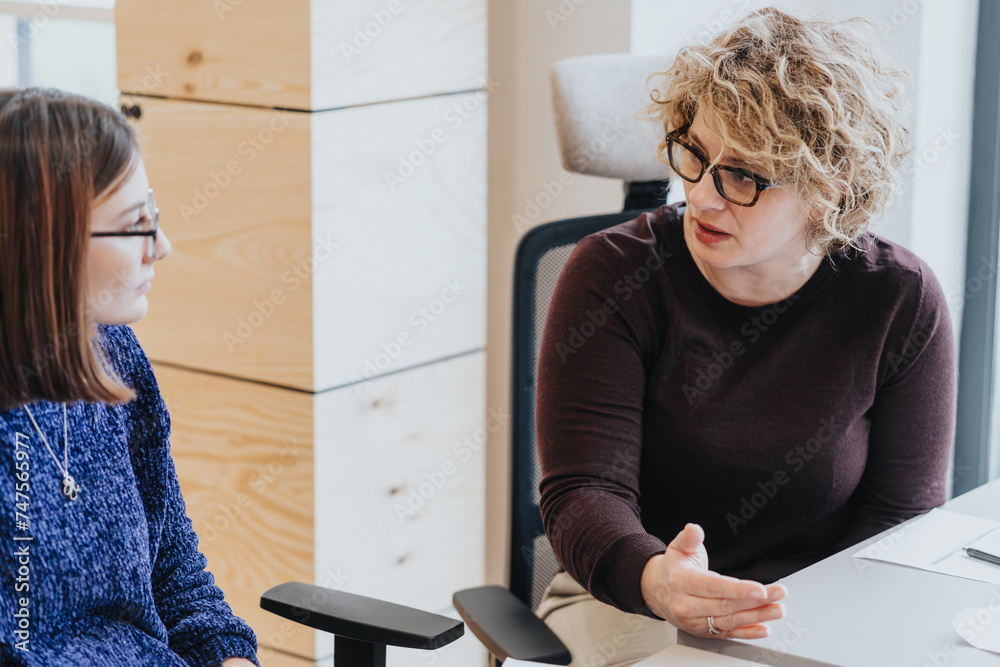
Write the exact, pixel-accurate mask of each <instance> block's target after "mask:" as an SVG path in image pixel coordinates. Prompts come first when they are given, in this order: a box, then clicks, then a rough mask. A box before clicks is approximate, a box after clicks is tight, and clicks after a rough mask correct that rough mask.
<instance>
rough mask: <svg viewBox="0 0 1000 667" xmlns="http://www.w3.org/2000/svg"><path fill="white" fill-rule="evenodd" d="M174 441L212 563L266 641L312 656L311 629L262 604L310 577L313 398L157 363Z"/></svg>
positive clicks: (236, 606) (192, 513)
mask: <svg viewBox="0 0 1000 667" xmlns="http://www.w3.org/2000/svg"><path fill="white" fill-rule="evenodd" d="M153 369H154V373H155V374H156V378H157V380H158V382H159V385H160V390H161V393H162V394H163V398H164V402H165V403H166V405H167V409H168V410H169V411H170V419H171V438H170V441H171V447H172V451H173V457H174V461H175V465H176V468H177V476H178V478H179V480H180V484H181V490H182V492H183V494H184V499H185V502H186V504H187V511H188V516H189V517H190V518H191V521H192V523H193V525H194V528H195V531H196V532H197V533H198V536H199V540H200V545H199V548H200V549H201V551H202V553H204V554H205V556H206V558H207V559H208V568H209V570H210V571H211V572H212V574H213V575H215V578H216V581H217V583H218V585H219V586H220V587H221V588H222V590H223V591H224V592H225V594H226V600H227V602H229V604H230V605H231V606H232V608H233V611H234V612H235V613H236V614H238V615H239V616H241V617H243V618H245V619H246V620H247V622H249V623H250V625H251V627H253V629H254V631H255V632H256V633H257V636H258V641H259V643H260V644H261V645H262V646H272V647H278V648H282V649H284V650H286V651H290V652H292V653H296V654H298V655H302V656H306V657H310V658H312V657H314V654H313V650H314V637H313V635H314V631H313V630H311V629H310V628H306V627H304V626H300V625H296V624H293V623H292V622H291V621H286V620H285V619H282V618H280V617H278V616H276V615H274V614H271V613H270V612H266V611H264V610H263V609H261V608H260V594H261V593H263V592H264V591H265V590H267V589H268V588H270V587H271V586H274V585H276V584H279V583H282V582H285V581H312V578H313V569H314V557H313V553H314V543H315V535H314V531H315V523H314V516H313V493H314V490H313V489H314V480H313V448H312V424H313V417H312V412H313V400H314V399H313V397H312V396H310V395H308V394H303V393H299V392H293V391H288V390H284V389H275V388H273V387H267V386H263V385H259V384H255V383H252V382H243V381H239V380H231V379H227V378H220V377H215V376H212V375H207V374H205V373H198V372H194V371H188V370H183V369H177V368H173V367H170V366H164V365H162V364H157V363H154V364H153Z"/></svg>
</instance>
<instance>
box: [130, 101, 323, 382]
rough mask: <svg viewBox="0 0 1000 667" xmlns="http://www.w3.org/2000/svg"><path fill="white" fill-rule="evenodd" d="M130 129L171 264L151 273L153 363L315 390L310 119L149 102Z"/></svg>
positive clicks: (143, 329) (148, 324) (148, 327)
mask: <svg viewBox="0 0 1000 667" xmlns="http://www.w3.org/2000/svg"><path fill="white" fill-rule="evenodd" d="M140 108H141V111H142V117H141V118H140V119H139V120H134V119H133V120H132V121H130V122H131V123H132V125H133V127H135V129H136V130H137V131H138V132H139V133H140V138H141V142H142V144H141V149H142V153H143V156H144V161H145V164H146V171H147V173H148V175H149V182H150V185H151V186H152V187H153V189H154V191H155V193H156V201H157V205H158V207H159V209H160V225H161V227H162V229H163V231H164V233H165V234H166V235H167V237H168V238H169V239H170V241H171V243H172V244H173V253H172V254H171V256H170V257H168V258H167V259H165V260H163V261H160V262H158V263H157V265H156V272H157V277H156V279H155V280H154V281H153V289H152V291H150V292H149V295H148V299H149V303H150V311H149V315H148V316H147V317H146V318H145V319H143V320H142V321H140V322H138V323H137V324H136V325H135V327H134V328H135V330H136V333H137V334H139V336H140V337H141V338H142V340H143V342H144V344H146V345H147V346H148V347H147V348H146V349H147V352H148V353H149V355H150V357H151V358H154V359H157V360H159V361H169V362H174V363H177V364H181V365H185V366H189V367H195V368H202V369H206V370H213V371H218V372H220V373H226V374H230V375H234V376H237V377H245V378H249V379H254V380H260V381H265V382H272V383H275V384H280V385H286V386H292V387H298V388H302V389H311V388H312V386H313V385H312V363H313V358H312V357H313V355H312V319H313V315H312V308H313V302H312V296H311V280H309V277H308V275H305V279H300V278H299V277H298V276H297V275H296V273H295V272H296V271H297V272H299V273H300V274H302V273H303V267H305V266H308V264H309V262H311V261H312V256H313V252H314V250H316V249H314V248H312V247H311V245H310V243H311V238H312V236H311V235H312V231H311V229H312V227H311V218H310V216H311V203H310V187H311V186H310V167H309V165H310V159H309V152H310V147H309V118H308V116H309V114H304V113H296V112H278V111H274V110H263V109H255V108H248V107H233V106H227V105H220V104H206V103H201V102H185V101H179V100H157V99H144V100H143V101H142V102H141V105H140Z"/></svg>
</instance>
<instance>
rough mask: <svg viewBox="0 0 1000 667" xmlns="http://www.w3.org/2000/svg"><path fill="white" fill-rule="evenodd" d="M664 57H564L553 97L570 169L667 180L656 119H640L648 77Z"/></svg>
mask: <svg viewBox="0 0 1000 667" xmlns="http://www.w3.org/2000/svg"><path fill="white" fill-rule="evenodd" d="M665 67H666V63H665V58H664V56H649V55H633V54H630V53H611V54H602V55H592V56H579V57H576V58H567V59H565V60H560V61H559V62H557V63H556V64H555V65H554V66H553V67H552V73H551V82H552V101H553V104H554V106H555V119H556V130H557V131H558V134H559V150H560V152H561V153H562V163H563V167H565V168H566V169H567V170H569V171H573V172H576V173H579V174H589V175H591V176H605V177H608V178H621V179H624V180H625V181H656V180H662V179H665V178H668V177H669V175H670V169H669V168H668V167H667V166H665V165H664V164H663V163H662V162H660V161H659V160H658V159H657V157H656V147H657V145H659V143H660V141H661V140H662V137H661V136H660V134H661V129H660V128H659V127H657V125H656V124H655V123H651V122H649V121H648V120H641V119H639V118H636V114H637V112H639V111H640V110H641V109H642V108H643V107H644V106H646V105H647V104H648V103H649V102H650V97H649V90H648V89H647V87H646V79H647V78H648V77H649V75H651V74H653V73H654V72H657V71H659V70H661V69H664V68H665Z"/></svg>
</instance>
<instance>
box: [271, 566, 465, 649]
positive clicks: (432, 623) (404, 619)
mask: <svg viewBox="0 0 1000 667" xmlns="http://www.w3.org/2000/svg"><path fill="white" fill-rule="evenodd" d="M260 606H261V608H262V609H266V610H267V611H270V612H272V613H275V614H277V615H278V616H283V617H284V618H288V619H291V620H293V621H295V622H296V623H301V624H303V625H308V626H309V627H311V628H316V629H317V630H322V631H324V632H329V633H331V634H334V635H337V636H340V637H346V638H349V639H354V640H357V641H362V642H368V643H370V644H376V645H378V644H384V645H386V646H401V647H404V648H417V649H436V648H439V647H441V646H445V645H446V644H450V643H451V642H453V641H455V640H456V639H458V638H459V637H461V636H462V635H463V634H465V627H464V626H463V624H462V622H461V621H456V620H455V619H453V618H448V617H446V616H439V615H438V614H430V613H428V612H426V611H420V610H419V609H413V608H412V607H404V606H402V605H398V604H393V603H392V602H385V601H382V600H375V599H373V598H369V597H364V596H362V595H355V594H353V593H345V592H343V591H335V590H331V589H329V588H323V587H321V586H314V585H312V584H303V583H301V582H298V581H290V582H287V583H284V584H279V585H277V586H275V587H274V588H270V589H268V590H266V591H264V593H263V594H262V595H261V596H260Z"/></svg>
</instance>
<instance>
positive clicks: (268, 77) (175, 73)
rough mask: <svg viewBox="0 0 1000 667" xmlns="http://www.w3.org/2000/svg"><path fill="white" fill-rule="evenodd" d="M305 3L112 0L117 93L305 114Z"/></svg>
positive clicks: (307, 71) (307, 74) (284, 0)
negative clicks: (119, 91)
mask: <svg viewBox="0 0 1000 667" xmlns="http://www.w3.org/2000/svg"><path fill="white" fill-rule="evenodd" d="M331 4H340V3H331ZM309 5H310V3H309V0H282V1H281V2H251V1H244V0H215V1H213V2H206V1H205V0H171V1H170V2H135V1H133V2H128V1H126V2H117V3H116V4H115V24H116V28H117V34H118V38H117V39H118V88H119V89H120V90H121V91H122V92H123V93H147V94H148V93H152V94H156V95H163V96H166V97H171V98H175V99H190V100H205V101H213V102H236V103H242V104H254V105H259V106H268V107H283V108H289V109H309V108H310V96H311V88H312V84H311V80H310V79H311V77H310V55H309V49H310V44H309V16H310V8H309Z"/></svg>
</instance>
